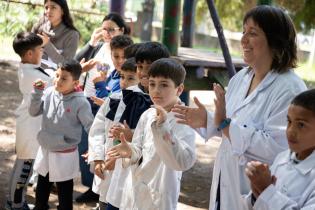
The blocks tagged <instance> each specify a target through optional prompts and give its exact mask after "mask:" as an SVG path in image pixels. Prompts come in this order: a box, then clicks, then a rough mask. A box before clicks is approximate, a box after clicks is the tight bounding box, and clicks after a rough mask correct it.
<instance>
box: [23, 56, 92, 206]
mask: <svg viewBox="0 0 315 210" xmlns="http://www.w3.org/2000/svg"><path fill="white" fill-rule="evenodd" d="M81 70H82V68H81V65H80V64H79V63H78V62H77V61H75V60H70V61H66V62H65V63H63V64H62V65H61V66H60V67H59V68H58V69H57V71H56V77H55V80H54V87H51V88H48V89H47V91H46V93H45V94H44V96H43V88H44V86H45V83H44V82H43V81H42V80H38V81H36V82H35V83H34V92H33V93H32V98H31V105H30V107H29V113H30V114H31V115H32V116H38V115H41V114H42V115H43V118H42V124H41V130H40V131H39V133H38V135H37V140H38V142H39V145H40V147H39V150H38V153H37V156H36V160H35V163H34V170H35V171H36V172H37V173H38V174H39V177H38V183H37V189H36V203H35V209H48V208H49V206H48V199H49V194H50V189H51V186H52V184H53V182H56V184H57V191H58V199H59V207H58V209H67V210H71V209H72V194H73V178H74V177H77V176H78V175H79V154H78V149H77V147H78V144H79V142H80V140H81V132H82V126H83V127H84V128H85V130H86V131H87V132H88V131H89V129H90V127H91V125H92V123H93V115H92V112H91V110H90V105H89V103H88V101H87V100H86V98H85V97H84V95H83V92H82V91H79V90H78V89H77V87H78V85H79V77H80V74H81Z"/></svg>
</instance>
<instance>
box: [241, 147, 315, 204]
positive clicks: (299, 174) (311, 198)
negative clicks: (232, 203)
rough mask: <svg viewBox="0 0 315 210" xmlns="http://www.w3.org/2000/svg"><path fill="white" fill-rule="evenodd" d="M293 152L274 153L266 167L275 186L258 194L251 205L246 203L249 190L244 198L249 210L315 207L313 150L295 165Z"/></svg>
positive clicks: (314, 155)
mask: <svg viewBox="0 0 315 210" xmlns="http://www.w3.org/2000/svg"><path fill="white" fill-rule="evenodd" d="M293 155H295V154H293V153H291V151H290V150H287V151H285V152H283V153H281V154H279V155H278V156H277V158H276V160H275V162H274V163H273V164H272V166H271V169H270V170H271V174H272V175H274V176H276V177H277V181H276V183H275V185H270V186H269V187H267V188H266V189H265V190H264V191H263V192H262V193H261V194H260V196H259V197H258V198H257V200H256V202H255V204H254V207H253V206H252V205H251V204H250V196H251V193H250V194H249V195H248V196H247V199H246V201H247V204H248V207H249V209H251V210H252V209H255V210H273V209H276V210H299V209H303V210H313V209H315V152H314V151H313V153H312V154H311V155H310V156H308V157H307V158H306V159H305V160H302V161H301V162H299V163H298V164H296V163H293V161H292V159H293V158H292V157H293Z"/></svg>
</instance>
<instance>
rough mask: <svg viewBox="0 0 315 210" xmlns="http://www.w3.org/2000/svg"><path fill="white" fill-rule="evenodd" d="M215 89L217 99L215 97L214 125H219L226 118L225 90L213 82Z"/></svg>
mask: <svg viewBox="0 0 315 210" xmlns="http://www.w3.org/2000/svg"><path fill="white" fill-rule="evenodd" d="M213 91H214V94H215V96H216V99H214V105H215V111H214V125H215V126H216V127H219V125H220V124H221V122H222V121H223V120H224V119H225V118H226V110H225V91H224V89H223V88H222V87H221V86H220V85H219V84H216V83H213Z"/></svg>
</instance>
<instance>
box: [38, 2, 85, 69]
mask: <svg viewBox="0 0 315 210" xmlns="http://www.w3.org/2000/svg"><path fill="white" fill-rule="evenodd" d="M44 8H45V12H44V17H43V18H41V20H40V21H39V23H38V24H36V25H35V26H34V27H33V29H32V31H33V32H35V33H37V34H38V35H39V36H40V37H41V38H42V39H43V42H44V43H43V46H44V54H43V60H44V61H42V62H43V63H44V64H46V65H47V66H51V67H56V64H58V63H62V62H64V61H65V60H68V59H72V58H73V57H74V55H75V52H76V50H77V48H78V44H79V38H80V35H79V32H78V30H77V29H76V28H75V27H74V25H73V21H72V18H71V16H70V12H69V8H68V5H67V1H65V0H45V2H44ZM45 60H47V61H49V62H45ZM54 64H55V65H54Z"/></svg>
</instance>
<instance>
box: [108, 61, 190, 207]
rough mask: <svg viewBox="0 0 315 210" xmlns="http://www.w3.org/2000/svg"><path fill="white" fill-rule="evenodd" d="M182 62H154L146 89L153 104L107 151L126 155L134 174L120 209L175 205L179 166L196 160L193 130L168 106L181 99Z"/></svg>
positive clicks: (188, 164) (182, 166)
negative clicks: (127, 135) (127, 137)
mask: <svg viewBox="0 0 315 210" xmlns="http://www.w3.org/2000/svg"><path fill="white" fill-rule="evenodd" d="M185 75H186V72H185V69H184V67H183V66H182V65H181V64H179V63H177V62H176V61H175V60H173V59H169V58H163V59H159V60H157V61H155V62H153V63H152V65H151V67H150V71H149V95H150V97H151V100H152V101H153V103H154V108H150V109H148V110H147V111H145V112H144V113H143V114H142V116H141V118H140V120H139V122H138V124H137V127H136V129H135V132H134V135H133V139H132V143H131V144H129V143H127V142H126V140H125V138H124V135H123V134H121V138H120V140H121V143H120V144H119V145H117V146H115V147H113V148H112V149H111V150H110V151H109V152H108V153H107V155H109V156H110V157H112V158H124V159H123V165H124V166H127V165H132V166H133V167H132V180H128V182H126V184H125V187H124V192H123V196H122V203H121V205H120V207H119V209H131V208H132V209H168V210H172V209H176V207H177V200H178V196H179V191H180V179H181V171H184V170H188V169H189V168H190V167H192V165H193V164H194V162H195V132H194V130H193V129H192V128H190V127H188V126H186V125H181V124H178V123H176V119H175V117H174V114H173V113H172V112H170V110H171V108H172V107H173V106H174V105H175V104H177V103H179V102H180V101H179V98H178V97H179V95H180V94H181V93H182V91H183V89H184V85H183V82H184V79H185Z"/></svg>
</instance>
